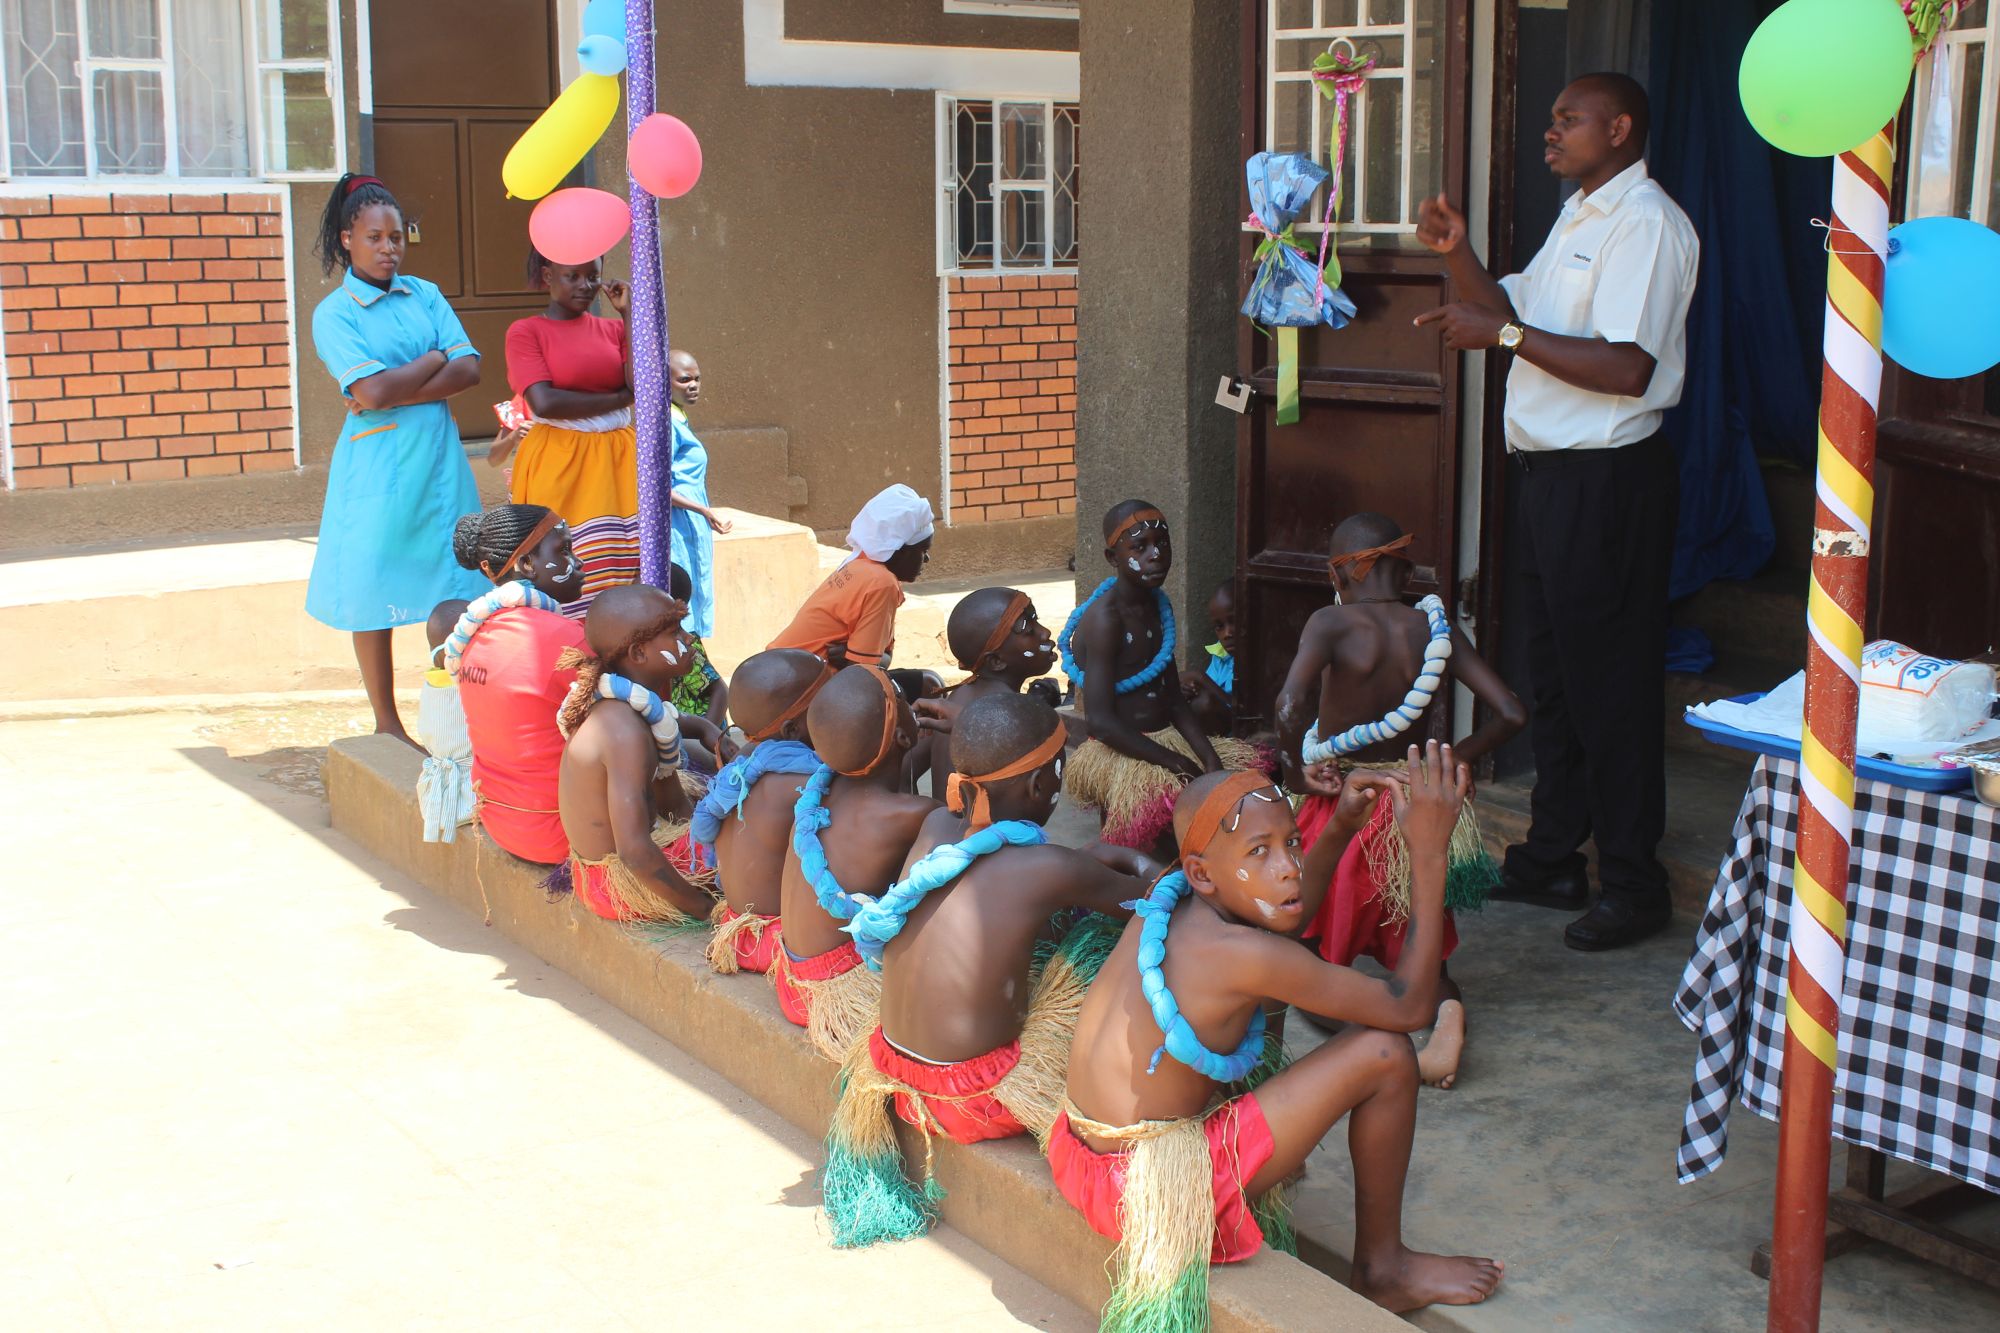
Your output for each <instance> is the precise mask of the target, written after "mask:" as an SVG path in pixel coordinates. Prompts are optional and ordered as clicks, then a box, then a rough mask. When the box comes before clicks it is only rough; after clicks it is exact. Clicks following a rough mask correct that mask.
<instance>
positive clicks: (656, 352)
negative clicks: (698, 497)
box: [625, 0, 673, 588]
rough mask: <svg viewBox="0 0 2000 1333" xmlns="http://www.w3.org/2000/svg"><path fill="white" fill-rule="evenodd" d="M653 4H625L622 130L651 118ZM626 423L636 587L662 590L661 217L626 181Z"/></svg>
mask: <svg viewBox="0 0 2000 1333" xmlns="http://www.w3.org/2000/svg"><path fill="white" fill-rule="evenodd" d="M653 3H654V0H625V132H626V135H627V137H630V135H631V132H632V131H633V130H635V129H637V128H638V127H639V125H640V122H642V121H644V120H645V119H646V117H648V116H650V115H652V114H653ZM626 184H627V185H628V186H629V187H630V189H631V200H632V315H631V328H630V329H629V330H628V333H629V335H630V337H631V339H632V418H633V423H632V424H633V427H634V429H635V430H636V431H637V434H638V437H639V581H640V582H641V583H649V584H651V585H652V586H653V587H655V588H664V587H666V586H667V569H668V566H669V565H670V564H671V563H672V554H671V552H672V549H673V538H672V536H671V532H670V520H671V516H672V510H671V506H672V500H671V498H670V497H671V496H672V493H673V450H672V446H671V444H670V443H669V437H670V435H671V432H670V431H669V430H668V428H667V410H668V401H669V394H668V384H667V293H666V288H665V284H664V283H662V281H661V279H660V211H659V206H658V205H657V204H656V203H655V202H654V200H653V196H652V195H650V194H648V193H646V188H645V187H644V186H643V185H641V184H639V182H638V181H637V180H636V179H633V178H632V175H631V172H630V170H629V169H628V170H627V172H626Z"/></svg>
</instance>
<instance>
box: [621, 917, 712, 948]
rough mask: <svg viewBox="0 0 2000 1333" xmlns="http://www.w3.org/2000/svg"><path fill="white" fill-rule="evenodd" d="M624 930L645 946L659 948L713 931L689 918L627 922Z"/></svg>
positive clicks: (702, 923) (702, 922) (706, 924)
mask: <svg viewBox="0 0 2000 1333" xmlns="http://www.w3.org/2000/svg"><path fill="white" fill-rule="evenodd" d="M626 929H627V930H629V931H631V932H632V934H633V936H634V937H635V938H637V939H639V940H642V941H643V942H645V943H647V944H651V945H654V946H656V947H657V946H661V945H666V944H670V943H672V942H673V941H675V940H684V939H686V938H688V937H689V936H690V935H706V934H708V932H709V931H710V930H711V929H713V927H711V926H710V925H709V924H708V922H706V921H701V920H697V919H696V918H694V917H689V918H688V919H687V920H685V921H629V922H627V923H626Z"/></svg>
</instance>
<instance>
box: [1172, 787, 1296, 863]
mask: <svg viewBox="0 0 2000 1333" xmlns="http://www.w3.org/2000/svg"><path fill="white" fill-rule="evenodd" d="M1266 789H1270V790H1276V784H1275V783H1273V782H1272V781H1271V779H1269V778H1267V777H1265V776H1264V775H1263V774H1262V773H1249V772H1244V773H1231V774H1230V775H1229V776H1228V777H1227V778H1225V779H1224V780H1223V781H1222V782H1221V783H1219V784H1218V785H1217V786H1216V788H1215V789H1214V790H1213V791H1211V792H1209V794H1208V795H1206V796H1204V797H1202V800H1201V804H1200V805H1198V806H1196V807H1195V810H1194V818H1193V819H1192V820H1191V821H1189V823H1188V831H1187V836H1186V837H1185V838H1182V839H1181V855H1182V856H1200V855H1201V854H1202V853H1203V852H1205V851H1207V850H1208V843H1209V839H1211V838H1213V837H1214V836H1215V831H1216V830H1217V829H1219V828H1221V827H1222V821H1223V818H1224V817H1225V816H1226V815H1228V813H1229V812H1230V811H1231V810H1234V809H1235V808H1236V807H1237V804H1238V803H1239V802H1241V801H1242V800H1243V798H1244V797H1246V796H1248V795H1250V794H1251V793H1252V792H1257V791H1264V790H1266Z"/></svg>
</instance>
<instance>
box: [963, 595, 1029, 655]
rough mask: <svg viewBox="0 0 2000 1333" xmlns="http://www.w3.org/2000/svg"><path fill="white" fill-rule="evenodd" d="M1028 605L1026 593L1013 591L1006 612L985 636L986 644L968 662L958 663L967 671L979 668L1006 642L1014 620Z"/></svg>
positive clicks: (1011, 631)
mask: <svg viewBox="0 0 2000 1333" xmlns="http://www.w3.org/2000/svg"><path fill="white" fill-rule="evenodd" d="M1028 606H1029V600H1028V594H1026V593H1024V592H1017V593H1015V594H1014V599H1013V600H1012V601H1010V602H1008V603H1007V614H1006V615H1004V616H1002V617H1000V623H999V624H997V625H995V626H994V627H993V632H992V633H991V634H989V635H987V636H986V646H985V647H984V648H981V649H980V650H979V655H978V656H977V657H974V658H973V659H972V660H971V661H970V662H960V663H959V665H960V666H962V667H964V668H965V669H966V670H967V671H977V670H979V664H980V663H981V662H984V661H985V660H986V659H987V657H988V656H989V655H990V654H992V653H996V652H998V651H1000V645H1001V644H1003V643H1005V642H1007V638H1008V636H1009V635H1011V634H1012V633H1013V632H1014V622H1015V621H1017V620H1019V619H1020V618H1021V613H1022V612H1023V611H1025V610H1027V609H1028Z"/></svg>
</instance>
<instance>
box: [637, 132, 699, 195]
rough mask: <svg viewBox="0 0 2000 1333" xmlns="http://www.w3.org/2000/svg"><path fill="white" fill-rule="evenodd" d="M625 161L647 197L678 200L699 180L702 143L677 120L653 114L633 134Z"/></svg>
mask: <svg viewBox="0 0 2000 1333" xmlns="http://www.w3.org/2000/svg"><path fill="white" fill-rule="evenodd" d="M625 161H626V164H627V165H628V166H629V167H630V168H631V171H632V179H633V180H636V181H638V182H639V184H640V185H642V186H644V187H645V189H646V193H647V194H650V195H653V196H654V197H655V198H659V199H678V198H680V197H681V196H682V195H684V194H686V193H687V192H688V191H689V190H692V189H693V188H694V183H695V182H696V181H698V180H700V179H701V141H700V140H698V139H696V138H695V137H694V131H693V130H691V129H689V128H688V127H687V122H685V121H683V120H682V119H681V118H680V117H678V116H668V115H663V114H659V113H655V114H653V115H650V116H648V117H646V118H645V119H644V120H642V121H640V122H639V128H638V129H636V130H634V131H632V141H631V142H630V143H629V144H627V145H626V149H625Z"/></svg>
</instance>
